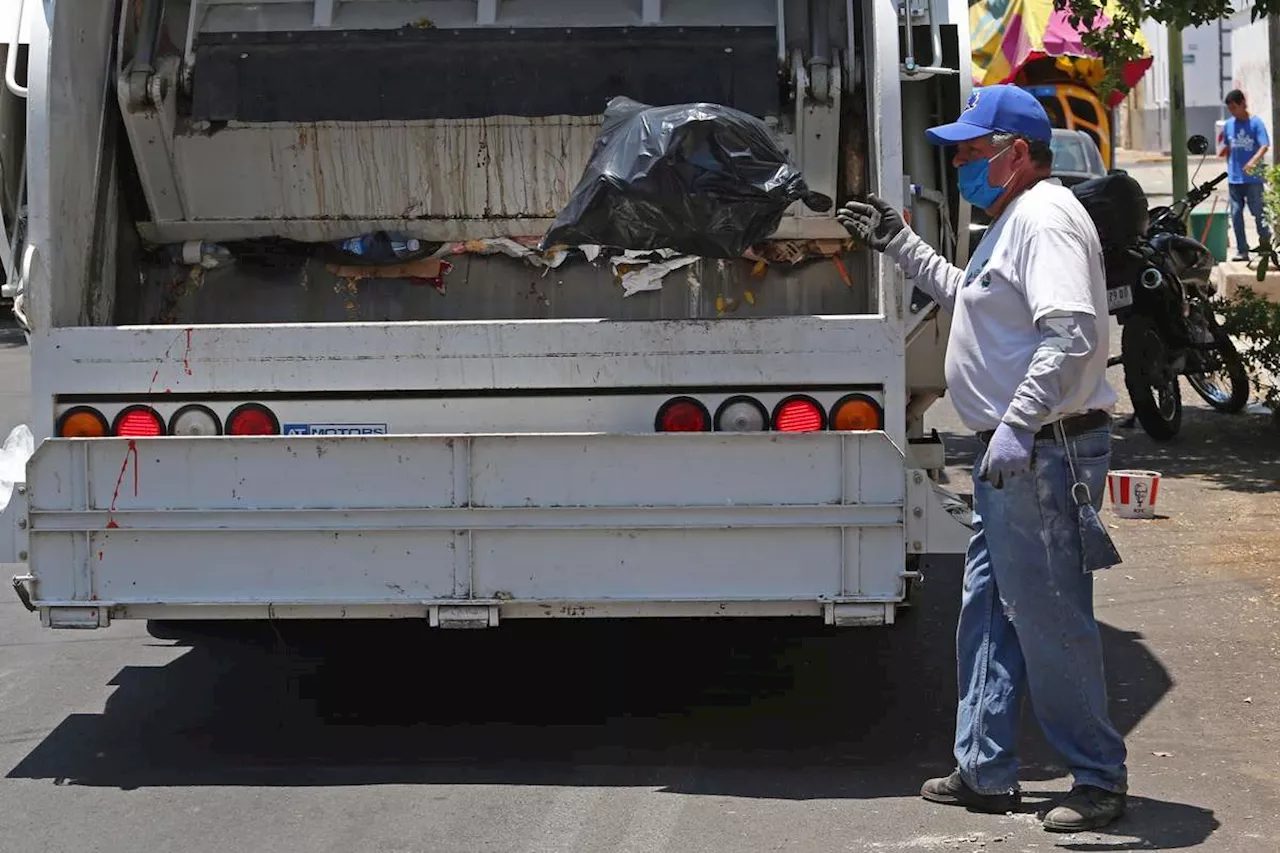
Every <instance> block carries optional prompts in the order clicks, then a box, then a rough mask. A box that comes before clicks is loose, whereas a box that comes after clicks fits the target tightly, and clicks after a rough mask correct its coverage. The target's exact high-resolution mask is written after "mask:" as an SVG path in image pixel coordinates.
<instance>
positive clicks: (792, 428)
mask: <svg viewBox="0 0 1280 853" xmlns="http://www.w3.org/2000/svg"><path fill="white" fill-rule="evenodd" d="M773 428H774V429H775V430H777V431H778V432H818V431H819V430H823V429H826V428H827V413H826V412H824V411H823V410H822V406H820V405H818V401H817V400H815V399H813V398H812V397H808V396H805V395H804V394H796V395H795V396H792V397H787V398H786V399H785V400H783V401H782V402H780V403H778V405H777V406H776V407H775V408H774V410H773Z"/></svg>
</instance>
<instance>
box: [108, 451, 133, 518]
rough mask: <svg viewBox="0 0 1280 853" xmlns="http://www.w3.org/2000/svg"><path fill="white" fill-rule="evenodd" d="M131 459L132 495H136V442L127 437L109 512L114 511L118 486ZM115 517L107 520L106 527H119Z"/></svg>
mask: <svg viewBox="0 0 1280 853" xmlns="http://www.w3.org/2000/svg"><path fill="white" fill-rule="evenodd" d="M130 459H132V460H133V496H134V497H135V498H136V497H137V496H138V443H137V442H136V441H134V440H133V439H132V438H131V439H129V449H128V450H127V451H125V454H124V463H123V464H121V466H120V476H118V477H116V490H115V491H114V492H112V493H111V506H110V507H109V508H108V509H107V512H108V513H109V514H113V513H115V511H116V502H117V501H119V500H120V487H121V486H123V485H124V475H125V473H126V472H127V471H128V470H129V460H130ZM119 526H120V525H118V524H116V521H115V519H114V518H113V519H111V520H110V521H108V522H107V527H119Z"/></svg>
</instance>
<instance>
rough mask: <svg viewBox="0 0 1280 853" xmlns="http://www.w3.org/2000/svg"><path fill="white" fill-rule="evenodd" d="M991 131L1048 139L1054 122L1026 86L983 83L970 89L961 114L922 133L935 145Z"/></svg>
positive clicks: (984, 134)
mask: <svg viewBox="0 0 1280 853" xmlns="http://www.w3.org/2000/svg"><path fill="white" fill-rule="evenodd" d="M992 133H1016V134H1017V135H1019V136H1025V137H1026V138H1027V139H1032V140H1036V141H1039V142H1046V143H1047V142H1048V141H1049V140H1050V139H1052V138H1053V125H1051V124H1049V114H1048V113H1046V112H1045V111H1044V107H1043V106H1041V105H1040V102H1039V101H1037V100H1036V97H1035V95H1033V94H1031V93H1030V92H1028V91H1027V90H1026V89H1020V88H1018V87H1017V86H1008V85H999V86H983V87H982V88H980V89H974V90H973V94H972V95H970V96H969V103H968V104H967V105H966V106H965V108H964V112H962V113H960V118H958V119H956V120H955V121H953V122H952V123H951V124H944V125H940V126H938V127H931V128H929V129H928V130H926V131H925V136H927V137H929V141H930V142H932V143H933V144H934V145H955V144H956V143H957V142H967V141H968V140H970V139H977V138H979V137H982V136H987V135H988V134H992Z"/></svg>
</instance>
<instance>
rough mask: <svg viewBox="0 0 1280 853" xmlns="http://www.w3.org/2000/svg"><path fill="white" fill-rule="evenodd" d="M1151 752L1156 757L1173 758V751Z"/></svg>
mask: <svg viewBox="0 0 1280 853" xmlns="http://www.w3.org/2000/svg"><path fill="white" fill-rule="evenodd" d="M1151 754H1152V755H1154V756H1155V757H1156V758H1173V753H1172V752H1153V753H1151Z"/></svg>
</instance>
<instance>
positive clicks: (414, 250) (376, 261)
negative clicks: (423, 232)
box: [333, 231, 434, 266]
mask: <svg viewBox="0 0 1280 853" xmlns="http://www.w3.org/2000/svg"><path fill="white" fill-rule="evenodd" d="M333 245H334V246H335V247H336V248H337V249H338V251H339V252H340V253H341V257H342V259H343V260H344V261H346V262H348V263H351V264H360V265H363V266H367V265H373V266H383V265H386V264H393V263H397V262H403V261H413V260H418V259H419V258H424V257H427V256H429V255H430V254H432V252H433V251H434V250H433V249H432V248H430V244H424V243H423V242H422V241H421V240H419V239H418V238H416V237H410V236H409V235H407V234H401V233H399V232H397V231H374V232H371V233H369V234H361V235H359V236H358V237H349V238H347V239H346V240H338V241H337V242H335V243H334V244H333Z"/></svg>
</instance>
